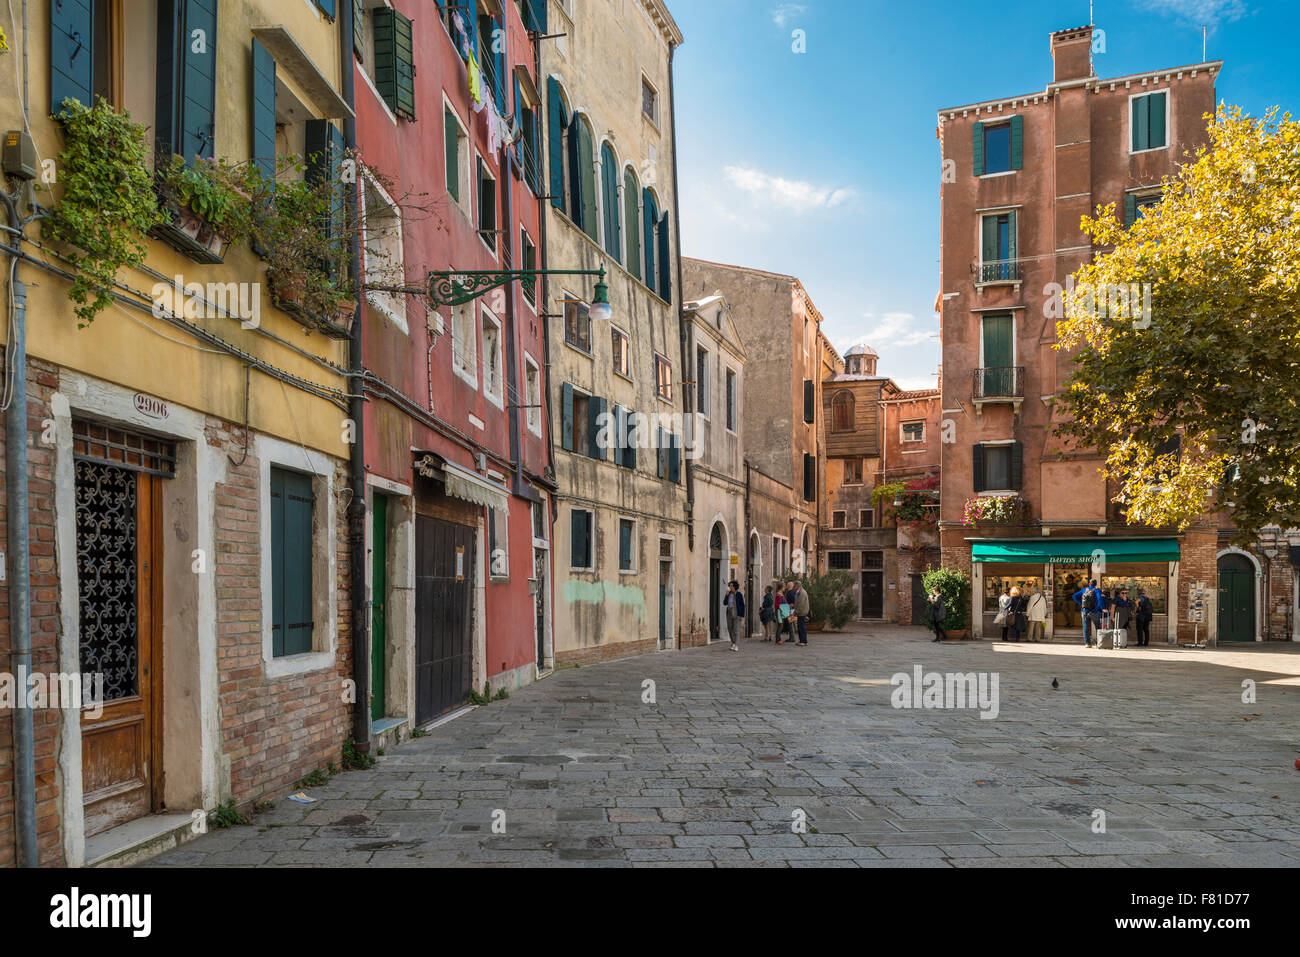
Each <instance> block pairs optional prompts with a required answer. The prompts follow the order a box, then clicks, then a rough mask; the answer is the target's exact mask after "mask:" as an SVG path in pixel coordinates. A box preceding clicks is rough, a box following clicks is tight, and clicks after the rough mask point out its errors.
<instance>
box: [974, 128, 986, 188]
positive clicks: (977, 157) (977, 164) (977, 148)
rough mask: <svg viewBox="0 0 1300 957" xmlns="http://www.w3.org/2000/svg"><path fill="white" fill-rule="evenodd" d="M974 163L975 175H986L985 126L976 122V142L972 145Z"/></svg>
mask: <svg viewBox="0 0 1300 957" xmlns="http://www.w3.org/2000/svg"><path fill="white" fill-rule="evenodd" d="M972 150H973V152H972V156H973V159H972V162H973V164H974V169H975V175H976V176H983V175H984V124H983V123H980V122H976V124H975V126H974V142H973V144H972Z"/></svg>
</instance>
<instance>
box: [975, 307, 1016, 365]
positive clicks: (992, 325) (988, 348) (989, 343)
mask: <svg viewBox="0 0 1300 957" xmlns="http://www.w3.org/2000/svg"><path fill="white" fill-rule="evenodd" d="M983 325H984V368H985V369H1007V368H1010V367H1011V366H1013V365H1014V364H1015V362H1014V358H1015V350H1014V348H1013V345H1012V341H1011V338H1012V319H1011V317H1010V316H985V317H984V320H983ZM1000 379H1001V377H999V380H1000Z"/></svg>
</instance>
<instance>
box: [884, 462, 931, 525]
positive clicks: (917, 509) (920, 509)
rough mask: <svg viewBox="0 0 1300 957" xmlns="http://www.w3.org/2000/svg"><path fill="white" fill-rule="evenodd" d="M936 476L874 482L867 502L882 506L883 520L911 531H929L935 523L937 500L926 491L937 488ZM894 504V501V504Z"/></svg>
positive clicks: (929, 491)
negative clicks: (876, 484)
mask: <svg viewBox="0 0 1300 957" xmlns="http://www.w3.org/2000/svg"><path fill="white" fill-rule="evenodd" d="M938 488H939V477H938V476H937V475H934V476H927V477H925V478H920V479H912V480H911V481H908V482H890V483H888V484H885V485H878V486H876V488H875V489H873V490H872V492H871V504H872V505H879V504H881V503H882V502H883V503H884V505H885V511H884V518H885V521H886V522H888V521H891V520H892V521H894V522H895V523H896V524H897V526H898V527H899V528H906V529H909V530H910V531H912V532H914V533H919V532H924V531H933V530H934V529H936V528H937V527H938V524H939V510H938V509H937V508H936V507H935V506H937V505H938V504H939V502H938V499H937V498H936V497H935V496H934V495H932V494H929V493H931V492H934V491H936V490H938ZM895 503H898V504H895Z"/></svg>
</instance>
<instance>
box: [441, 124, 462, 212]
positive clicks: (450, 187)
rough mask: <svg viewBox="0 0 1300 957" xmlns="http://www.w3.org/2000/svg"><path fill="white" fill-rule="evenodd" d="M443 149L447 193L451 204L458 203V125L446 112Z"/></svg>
mask: <svg viewBox="0 0 1300 957" xmlns="http://www.w3.org/2000/svg"><path fill="white" fill-rule="evenodd" d="M443 135H444V138H445V143H444V148H445V156H446V161H447V192H448V193H449V194H451V200H452V202H453V203H459V202H460V123H458V122H457V121H456V117H455V115H454V114H453V113H452V112H451V110H448V111H447V112H446V113H445V114H443Z"/></svg>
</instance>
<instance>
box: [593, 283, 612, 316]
mask: <svg viewBox="0 0 1300 957" xmlns="http://www.w3.org/2000/svg"><path fill="white" fill-rule="evenodd" d="M588 314H589V315H590V317H591V318H592V319H594V320H595V321H596V322H609V321H610V320H611V319H613V318H614V307H613V306H611V305H610V304H609V286H607V285H605V283H603V282H598V283H596V298H595V299H594V300H593V301H592V303H591V309H590V311H589V313H588Z"/></svg>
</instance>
